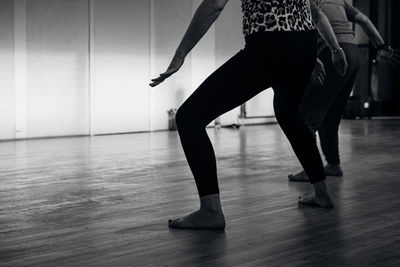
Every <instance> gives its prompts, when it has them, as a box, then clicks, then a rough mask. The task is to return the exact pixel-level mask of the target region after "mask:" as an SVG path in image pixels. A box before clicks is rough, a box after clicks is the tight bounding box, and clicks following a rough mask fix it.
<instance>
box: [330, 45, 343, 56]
mask: <svg viewBox="0 0 400 267" xmlns="http://www.w3.org/2000/svg"><path fill="white" fill-rule="evenodd" d="M340 51H343V48H341V47H340V46H338V47H334V48H331V52H332V54H338V53H339V52H340Z"/></svg>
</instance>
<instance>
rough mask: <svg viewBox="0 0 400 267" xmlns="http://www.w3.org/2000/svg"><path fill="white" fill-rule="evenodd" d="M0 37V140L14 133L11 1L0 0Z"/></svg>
mask: <svg viewBox="0 0 400 267" xmlns="http://www.w3.org/2000/svg"><path fill="white" fill-rule="evenodd" d="M0 36H1V39H0V139H12V138H14V133H15V124H14V120H15V105H14V104H15V98H14V1H13V0H1V6H0Z"/></svg>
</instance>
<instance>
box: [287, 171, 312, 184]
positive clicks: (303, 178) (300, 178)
mask: <svg viewBox="0 0 400 267" xmlns="http://www.w3.org/2000/svg"><path fill="white" fill-rule="evenodd" d="M288 178H289V181H291V182H309V181H310V179H309V178H308V175H307V174H306V173H305V171H301V172H299V173H298V174H295V175H293V174H289V175H288Z"/></svg>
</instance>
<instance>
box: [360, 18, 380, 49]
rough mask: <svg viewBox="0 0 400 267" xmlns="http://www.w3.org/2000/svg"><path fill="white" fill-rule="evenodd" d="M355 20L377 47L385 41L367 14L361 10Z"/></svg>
mask: <svg viewBox="0 0 400 267" xmlns="http://www.w3.org/2000/svg"><path fill="white" fill-rule="evenodd" d="M354 22H355V23H357V24H359V25H360V26H361V28H362V29H363V30H364V32H365V33H366V34H367V36H368V38H369V39H370V40H371V42H372V43H373V45H374V46H375V47H379V46H381V45H383V44H384V43H385V42H384V41H383V39H382V36H381V35H380V33H379V32H378V30H377V29H376V27H375V25H374V24H373V23H372V22H371V20H370V19H369V18H368V17H367V16H366V15H364V14H363V13H361V12H360V13H358V14H357V15H355V16H354Z"/></svg>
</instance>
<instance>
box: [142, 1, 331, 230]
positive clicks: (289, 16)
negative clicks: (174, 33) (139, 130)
mask: <svg viewBox="0 0 400 267" xmlns="http://www.w3.org/2000/svg"><path fill="white" fill-rule="evenodd" d="M227 2H228V0H203V1H202V3H201V4H200V6H199V8H198V9H197V10H196V12H195V14H194V16H193V18H192V21H191V23H190V25H189V27H188V29H187V31H186V33H185V35H184V37H183V39H182V41H181V42H180V44H179V46H178V48H177V50H176V53H175V55H174V57H173V59H172V62H171V63H170V65H169V67H168V69H167V71H166V72H164V73H162V74H160V76H159V77H157V78H155V79H153V80H152V83H151V84H150V85H151V86H156V85H158V84H160V83H161V82H163V81H164V80H165V79H166V78H168V77H169V76H171V75H172V74H173V73H175V72H177V71H178V70H179V68H180V67H181V66H182V64H183V62H184V59H185V57H186V55H187V54H188V53H189V52H190V50H191V49H192V48H193V47H194V46H195V45H196V44H197V42H198V41H199V40H200V39H201V38H202V37H203V36H204V34H205V33H206V32H207V30H208V29H209V28H210V26H211V25H212V24H213V23H214V21H215V20H216V19H217V18H218V16H219V15H220V13H221V11H222V10H223V9H224V7H225V5H226V3H227ZM242 11H243V33H244V37H245V43H246V44H245V47H244V48H243V49H242V50H240V51H239V52H238V53H237V54H236V55H234V56H233V57H232V58H231V59H230V60H228V61H227V62H226V63H225V64H223V65H222V66H221V67H220V68H219V69H217V70H216V71H215V72H214V73H213V74H211V75H210V76H209V77H208V78H207V79H206V80H205V81H204V82H203V83H202V84H201V85H200V87H199V88H198V89H197V90H196V91H195V92H194V93H193V94H192V95H191V96H190V97H189V98H188V99H187V100H186V101H185V103H183V104H182V106H181V107H180V108H179V110H178V112H177V114H176V122H177V126H178V132H179V135H180V139H181V143H182V146H183V150H184V152H185V155H186V159H187V161H188V163H189V166H190V169H191V171H192V173H193V176H194V179H195V182H196V186H197V190H198V193H199V196H200V209H199V210H198V211H195V212H193V213H191V214H189V215H187V216H184V217H182V218H179V219H175V220H170V221H169V226H170V227H172V228H180V229H223V228H224V227H225V219H224V215H223V212H222V208H221V203H220V196H219V187H218V181H217V167H216V159H215V154H214V150H213V147H212V144H211V142H210V139H209V138H208V135H207V132H206V126H207V125H208V124H209V123H210V122H211V121H212V120H214V119H215V118H217V117H218V116H220V115H222V114H223V113H225V112H227V111H229V110H231V109H233V108H235V107H237V106H239V105H241V104H242V103H244V102H246V101H248V100H249V99H251V98H252V97H254V96H255V95H257V94H258V93H260V92H262V91H263V90H265V89H266V88H269V87H272V88H273V90H274V100H273V105H274V110H275V114H276V118H277V121H278V123H279V125H280V126H281V128H282V130H283V131H284V133H285V135H286V136H287V138H288V140H289V142H290V144H291V145H292V147H293V150H294V152H295V154H296V156H297V158H298V159H299V161H300V163H301V164H302V166H303V168H304V169H305V170H306V172H307V174H308V176H309V177H310V182H311V184H312V185H313V188H314V191H313V193H312V194H309V195H304V196H301V197H300V198H299V202H300V203H303V204H307V205H317V206H319V207H322V208H332V207H333V202H332V200H331V197H330V194H329V192H328V188H327V185H326V183H325V179H326V177H325V173H324V168H323V164H322V160H321V157H320V155H319V152H318V148H317V145H316V141H315V139H314V136H313V135H312V133H311V132H310V130H309V129H308V127H307V125H306V124H305V123H304V122H303V119H302V118H301V115H300V112H299V103H300V100H301V98H302V96H303V94H304V90H305V88H306V86H307V83H308V80H309V78H310V74H311V72H312V70H313V68H314V65H315V62H316V52H317V41H316V31H315V28H314V24H313V22H312V15H311V10H310V2H309V0H281V1H275V0H263V1H261V0H258V1H254V0H242ZM205 107H206V108H205Z"/></svg>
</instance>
